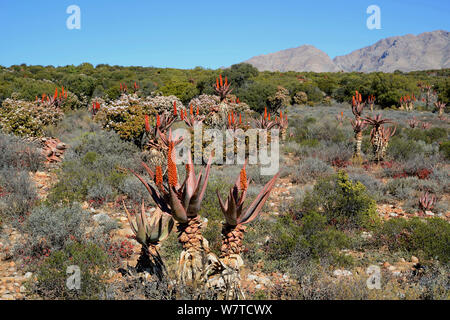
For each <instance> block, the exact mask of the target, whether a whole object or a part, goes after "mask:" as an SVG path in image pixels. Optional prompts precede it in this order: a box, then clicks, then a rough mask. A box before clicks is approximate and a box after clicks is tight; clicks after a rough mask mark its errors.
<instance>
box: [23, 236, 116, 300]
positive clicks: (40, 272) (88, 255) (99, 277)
mask: <svg viewBox="0 0 450 320" xmlns="http://www.w3.org/2000/svg"><path fill="white" fill-rule="evenodd" d="M73 265H74V266H78V267H79V268H80V276H81V281H80V289H79V290H78V289H72V290H71V289H69V288H68V287H67V284H66V281H67V279H68V277H69V276H70V274H67V270H68V267H69V266H73ZM107 267H108V256H107V255H106V253H105V252H104V251H103V250H102V249H101V248H100V247H98V246H97V245H95V244H92V243H87V244H81V243H73V244H70V245H68V246H67V247H65V248H64V249H62V250H59V251H55V252H53V253H52V254H51V255H50V256H49V257H48V258H47V259H45V260H44V262H43V263H42V264H41V265H39V267H38V268H37V270H36V272H35V276H36V282H30V283H28V287H29V289H30V291H31V292H32V293H35V294H37V295H39V296H40V297H41V298H44V299H50V300H53V299H63V300H79V299H89V300H92V299H103V298H104V294H105V281H104V280H105V279H104V277H105V272H106V271H107Z"/></svg>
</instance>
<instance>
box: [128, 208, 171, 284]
mask: <svg viewBox="0 0 450 320" xmlns="http://www.w3.org/2000/svg"><path fill="white" fill-rule="evenodd" d="M123 207H124V209H125V212H126V214H127V218H128V222H129V224H130V227H131V230H132V231H133V233H134V235H135V239H136V240H137V242H139V243H140V244H141V246H142V248H141V255H140V257H139V260H138V263H137V265H136V270H137V271H138V272H142V271H148V272H149V273H150V274H152V275H156V276H157V277H158V278H159V279H162V278H163V277H164V275H165V274H166V267H165V265H164V262H163V260H162V258H161V256H160V254H159V244H160V242H161V241H163V240H165V239H166V238H167V237H168V236H169V234H170V232H171V231H172V229H173V226H174V221H173V219H172V217H171V216H170V215H169V214H167V213H164V212H162V211H160V210H156V211H155V212H153V213H152V214H151V215H150V220H147V217H146V213H145V204H144V201H142V206H141V212H140V213H139V214H136V218H135V222H133V219H132V218H131V215H130V212H129V211H128V209H127V207H126V205H125V202H123Z"/></svg>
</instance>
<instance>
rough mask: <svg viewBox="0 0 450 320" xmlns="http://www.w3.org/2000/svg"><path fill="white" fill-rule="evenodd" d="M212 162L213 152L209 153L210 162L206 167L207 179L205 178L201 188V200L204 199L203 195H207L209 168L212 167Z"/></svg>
mask: <svg viewBox="0 0 450 320" xmlns="http://www.w3.org/2000/svg"><path fill="white" fill-rule="evenodd" d="M211 163H212V154H211V155H209V159H208V164H207V165H206V168H205V174H204V176H205V179H204V180H203V185H202V189H201V191H200V195H199V201H200V202H202V200H203V196H204V195H205V191H206V186H207V185H208V179H209V170H210V169H211Z"/></svg>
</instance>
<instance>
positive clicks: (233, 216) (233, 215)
mask: <svg viewBox="0 0 450 320" xmlns="http://www.w3.org/2000/svg"><path fill="white" fill-rule="evenodd" d="M225 220H226V222H227V224H229V225H231V226H235V225H237V224H238V221H237V208H236V198H235V197H234V195H233V192H232V191H231V190H230V194H229V195H228V208H227V211H226V213H225Z"/></svg>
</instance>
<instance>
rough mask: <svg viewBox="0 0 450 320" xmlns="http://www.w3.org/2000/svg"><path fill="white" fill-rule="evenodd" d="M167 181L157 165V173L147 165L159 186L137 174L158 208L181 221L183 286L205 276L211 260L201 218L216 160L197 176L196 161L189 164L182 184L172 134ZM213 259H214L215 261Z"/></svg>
mask: <svg viewBox="0 0 450 320" xmlns="http://www.w3.org/2000/svg"><path fill="white" fill-rule="evenodd" d="M168 145H169V148H168V156H167V176H168V177H167V182H164V179H163V174H162V169H161V167H160V166H157V167H156V169H155V172H153V171H152V170H151V169H150V168H149V167H148V166H147V165H145V164H143V166H144V168H145V170H146V171H147V173H148V174H149V175H150V177H151V179H152V180H153V183H154V185H155V186H152V185H151V184H149V183H147V182H146V181H145V180H144V179H143V178H142V177H141V176H140V175H138V174H137V173H135V172H134V171H132V172H133V174H134V175H135V176H136V177H137V178H138V179H139V180H140V181H141V182H142V183H143V184H144V186H145V187H146V189H147V190H148V192H149V193H150V195H151V197H152V198H153V200H154V201H155V203H156V204H157V206H158V207H159V208H160V209H161V210H162V211H163V212H166V213H168V214H170V215H171V216H172V217H173V218H174V219H175V221H177V222H178V225H177V229H178V241H179V243H181V245H182V246H183V251H182V253H181V256H180V260H179V266H178V276H179V279H180V280H181V281H182V282H183V283H191V284H194V283H197V282H199V281H201V279H202V277H203V275H204V265H203V259H204V258H205V256H206V257H209V256H210V254H211V251H210V249H209V246H208V241H207V240H206V239H205V238H204V237H203V235H202V230H203V229H204V228H205V227H206V221H204V220H202V219H201V217H200V216H199V215H198V213H199V211H200V205H201V202H202V200H203V196H204V194H205V191H206V186H207V183H208V178H209V171H210V168H211V161H212V157H210V159H209V161H208V164H207V165H206V168H205V169H204V171H203V172H202V173H200V174H199V175H198V177H196V175H195V171H194V165H193V164H192V159H191V157H190V156H189V159H190V160H189V163H188V164H187V165H186V177H185V180H184V182H183V183H182V184H181V185H180V184H179V183H178V175H177V167H176V164H175V152H174V147H175V142H174V141H173V140H172V137H171V133H170V132H169V136H168ZM211 259H213V258H211Z"/></svg>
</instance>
